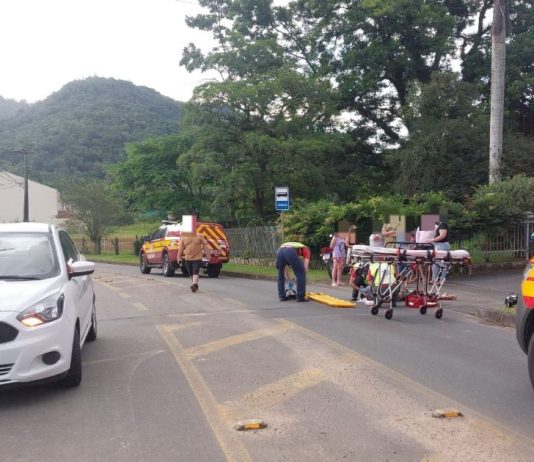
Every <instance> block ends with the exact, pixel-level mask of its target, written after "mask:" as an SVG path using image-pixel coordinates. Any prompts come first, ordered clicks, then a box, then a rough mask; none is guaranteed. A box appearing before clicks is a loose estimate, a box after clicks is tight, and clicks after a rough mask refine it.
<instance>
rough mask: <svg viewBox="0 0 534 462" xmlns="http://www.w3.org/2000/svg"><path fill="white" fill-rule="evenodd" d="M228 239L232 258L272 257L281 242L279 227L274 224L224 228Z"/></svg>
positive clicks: (271, 258)
mask: <svg viewBox="0 0 534 462" xmlns="http://www.w3.org/2000/svg"><path fill="white" fill-rule="evenodd" d="M225 232H226V235H227V236H228V240H229V241H230V255H231V256H232V259H234V258H237V259H244V260H249V259H270V260H273V259H274V254H275V253H276V249H278V247H280V245H281V244H282V235H281V232H280V229H279V228H277V227H276V226H256V227H249V228H227V229H225Z"/></svg>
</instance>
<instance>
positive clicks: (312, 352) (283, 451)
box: [0, 264, 534, 461]
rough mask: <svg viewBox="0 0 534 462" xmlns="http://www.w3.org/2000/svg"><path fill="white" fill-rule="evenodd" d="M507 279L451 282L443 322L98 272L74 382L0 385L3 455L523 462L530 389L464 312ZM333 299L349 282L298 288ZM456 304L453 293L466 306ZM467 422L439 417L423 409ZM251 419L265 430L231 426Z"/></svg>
mask: <svg viewBox="0 0 534 462" xmlns="http://www.w3.org/2000/svg"><path fill="white" fill-rule="evenodd" d="M519 275H520V273H517V272H514V273H505V274H501V275H500V276H489V277H488V276H486V277H482V276H479V277H475V278H472V279H470V280H467V279H459V280H454V281H452V282H451V284H450V286H449V288H450V290H449V288H448V289H447V290H448V291H449V292H451V293H454V294H456V295H458V297H459V298H460V299H461V300H462V302H460V301H458V302H451V303H450V307H451V308H453V309H449V310H447V309H446V310H445V315H444V318H443V319H442V320H440V321H438V320H436V319H435V318H434V317H433V316H432V315H431V314H430V313H429V314H427V315H426V316H421V315H420V314H419V313H418V312H416V311H413V310H408V309H406V308H399V309H397V310H396V311H395V314H394V317H393V319H392V320H390V321H387V320H386V319H384V317H383V316H381V315H380V316H377V317H374V316H371V315H370V314H369V312H368V311H367V309H366V308H363V307H360V308H358V309H331V308H328V307H326V306H324V305H319V304H316V303H313V302H311V303H305V304H297V303H294V302H285V303H280V302H278V301H277V298H276V291H275V287H274V284H273V283H272V282H268V281H252V280H244V279H235V278H228V277H223V278H220V279H217V280H212V279H206V278H202V279H201V288H200V291H199V292H198V293H196V294H192V293H191V292H190V291H189V289H188V286H189V282H188V280H186V279H184V278H180V277H174V278H164V277H162V276H161V274H159V272H158V271H154V274H153V275H152V274H151V275H141V274H139V273H138V271H137V269H136V268H132V267H121V266H114V265H104V264H101V265H98V271H97V274H96V275H95V278H96V281H97V291H98V292H97V296H98V308H99V320H100V324H99V327H100V332H99V337H100V338H99V339H98V340H97V341H96V342H94V343H91V344H88V345H87V346H86V348H85V349H84V352H83V358H84V379H83V383H82V386H81V387H80V388H79V389H76V390H63V389H58V388H57V387H55V386H44V387H43V386H41V387H32V388H27V389H20V390H13V391H9V392H4V393H3V394H0V435H1V436H2V443H3V445H2V446H3V449H2V458H1V459H2V460H7V461H12V460H13V461H27V460H28V461H29V460H40V461H56V460H59V459H63V460H74V459H76V460H80V461H93V460H99V461H106V460H110V461H111V460H113V461H121V460H125V461H126V460H128V461H153V460H154V461H167V460H169V461H171V460H179V461H192V460H195V461H219V460H221V461H222V460H235V461H241V460H245V461H246V460H260V461H275V460H276V461H278V460H292V461H295V460H297V461H300V460H302V461H309V460H312V461H314V460H318V461H319V460H320V461H328V460H384V461H385V460H399V461H404V460H406V461H413V460H429V461H430V460H433V461H437V460H459V461H460V460H461V461H467V460H473V461H475V460H476V461H478V460H487V461H489V460H495V461H502V460H532V458H533V452H532V442H533V440H534V427H533V426H532V422H533V421H534V392H533V391H532V390H531V388H530V384H529V381H528V377H527V374H526V358H525V357H524V355H523V354H522V352H521V351H520V350H519V348H518V346H517V345H516V343H515V338H514V332H513V330H512V329H509V328H501V327H494V326H487V325H483V324H480V323H478V322H477V321H476V320H475V319H474V318H473V317H471V316H469V315H468V314H466V313H464V312H462V311H465V312H470V311H474V310H475V309H476V308H478V307H479V306H478V305H480V306H482V307H488V305H489V304H490V303H495V304H496V305H499V306H500V305H501V304H502V302H499V301H500V300H503V299H504V296H505V295H506V294H507V293H508V292H509V291H513V290H514V288H516V287H517V281H518V280H517V278H518V277H519ZM310 289H311V290H323V291H328V292H330V293H331V294H337V295H342V296H346V295H348V289H345V288H338V289H333V288H331V287H327V286H321V285H318V286H315V287H313V286H312V287H310ZM464 301H465V302H464ZM442 407H456V408H459V409H460V410H461V411H462V412H463V413H464V414H465V417H463V418H460V419H453V420H439V419H435V418H432V417H431V412H432V410H433V409H436V408H442ZM253 417H258V418H261V419H264V420H265V421H266V422H267V423H268V427H267V428H266V429H264V430H259V431H253V432H237V431H235V430H234V429H233V428H232V426H233V424H234V423H235V422H236V421H238V420H240V419H245V418H253Z"/></svg>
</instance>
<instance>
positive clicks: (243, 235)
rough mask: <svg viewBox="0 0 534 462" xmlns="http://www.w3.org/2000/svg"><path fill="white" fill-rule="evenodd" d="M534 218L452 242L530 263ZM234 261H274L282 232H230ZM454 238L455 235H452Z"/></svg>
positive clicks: (486, 257)
mask: <svg viewBox="0 0 534 462" xmlns="http://www.w3.org/2000/svg"><path fill="white" fill-rule="evenodd" d="M532 233H534V214H533V215H528V216H527V217H526V219H525V220H524V221H523V222H521V223H517V224H511V225H510V226H509V227H507V228H506V229H504V230H500V231H496V230H488V231H487V232H484V233H478V234H476V235H473V236H463V237H461V238H460V237H458V238H456V239H454V238H453V240H452V247H453V248H456V249H460V248H462V249H466V250H469V251H470V252H471V254H472V256H473V257H474V258H475V259H476V260H478V261H486V262H503V261H518V260H526V259H527V258H529V256H531V255H532V254H533V253H534V242H532V241H531V240H530V236H531V235H532ZM226 234H227V236H228V239H229V241H230V250H231V252H230V254H231V256H232V259H236V260H238V261H247V262H252V261H257V260H260V261H261V260H269V261H270V260H273V258H274V255H275V253H276V250H277V249H278V247H279V246H280V244H281V243H282V234H281V230H280V229H279V228H277V227H275V226H260V227H250V228H230V229H226ZM452 235H453V236H454V233H452Z"/></svg>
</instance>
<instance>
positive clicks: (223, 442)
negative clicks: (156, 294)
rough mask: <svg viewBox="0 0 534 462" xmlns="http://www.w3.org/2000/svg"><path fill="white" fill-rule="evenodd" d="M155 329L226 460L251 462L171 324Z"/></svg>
mask: <svg viewBox="0 0 534 462" xmlns="http://www.w3.org/2000/svg"><path fill="white" fill-rule="evenodd" d="M156 329H158V331H159V333H160V335H161V336H162V337H163V339H164V340H165V342H167V345H168V346H169V349H170V350H171V352H172V354H173V355H174V359H175V360H176V362H177V363H178V365H179V366H180V369H181V370H182V373H183V374H184V377H185V378H186V380H187V382H188V383H189V386H190V387H191V390H192V392H193V394H194V395H195V397H196V399H197V401H198V403H199V405H200V407H201V409H202V412H204V415H205V417H206V421H207V423H208V425H209V426H210V427H211V430H212V432H213V434H214V435H215V438H216V440H217V442H218V443H219V446H220V447H221V449H222V451H223V452H224V455H225V456H226V459H227V460H228V462H241V461H243V462H252V458H251V457H250V454H249V453H248V451H247V450H246V448H245V446H244V445H243V444H242V443H241V441H240V440H239V439H238V438H237V437H236V435H234V434H233V433H235V431H234V430H231V429H230V428H229V427H228V425H227V424H225V423H224V422H223V421H222V419H221V418H220V417H221V416H220V414H219V413H218V403H217V401H216V400H215V398H214V397H213V394H212V393H211V390H210V389H209V387H208V385H207V384H206V382H205V381H204V379H203V378H202V375H201V374H200V373H199V372H198V369H197V368H196V367H195V365H194V364H193V362H192V361H190V360H189V359H188V357H187V356H186V355H185V350H184V348H183V347H182V345H181V344H180V342H179V341H178V338H177V337H176V335H174V330H175V329H174V328H173V326H172V325H171V326H169V325H157V326H156Z"/></svg>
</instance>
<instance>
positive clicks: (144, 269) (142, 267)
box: [139, 254, 152, 274]
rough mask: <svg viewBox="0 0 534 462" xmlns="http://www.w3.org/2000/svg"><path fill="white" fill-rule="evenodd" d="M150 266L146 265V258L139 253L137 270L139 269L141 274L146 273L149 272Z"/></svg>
mask: <svg viewBox="0 0 534 462" xmlns="http://www.w3.org/2000/svg"><path fill="white" fill-rule="evenodd" d="M151 269H152V268H150V267H149V266H147V264H146V260H145V254H141V255H139V270H140V271H141V273H143V274H148V273H150V270H151Z"/></svg>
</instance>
